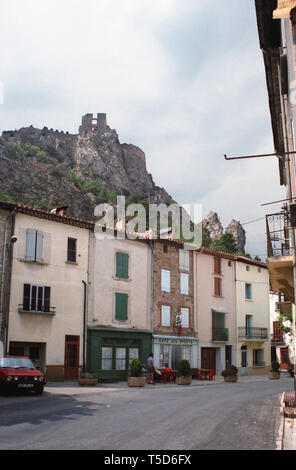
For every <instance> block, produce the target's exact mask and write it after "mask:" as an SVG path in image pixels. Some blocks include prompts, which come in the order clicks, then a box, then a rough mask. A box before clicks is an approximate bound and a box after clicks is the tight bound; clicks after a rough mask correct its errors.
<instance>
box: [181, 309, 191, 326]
mask: <svg viewBox="0 0 296 470" xmlns="http://www.w3.org/2000/svg"><path fill="white" fill-rule="evenodd" d="M181 314H182V326H183V328H189V308H185V307H184V308H181Z"/></svg>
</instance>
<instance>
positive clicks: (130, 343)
mask: <svg viewBox="0 0 296 470" xmlns="http://www.w3.org/2000/svg"><path fill="white" fill-rule="evenodd" d="M151 347H152V332H151V331H146V330H128V329H119V328H100V327H92V328H89V329H88V337H87V371H89V372H96V373H97V374H98V377H99V380H100V381H103V382H104V381H105V382H112V381H117V380H118V381H121V380H127V376H128V369H129V365H130V363H131V362H132V360H133V359H135V358H138V359H140V361H141V362H142V364H143V365H146V364H147V358H148V356H149V353H150V352H151Z"/></svg>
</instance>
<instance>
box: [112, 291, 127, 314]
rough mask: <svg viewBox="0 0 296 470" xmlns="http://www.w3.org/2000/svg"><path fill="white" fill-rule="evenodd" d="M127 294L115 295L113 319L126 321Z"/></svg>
mask: <svg viewBox="0 0 296 470" xmlns="http://www.w3.org/2000/svg"><path fill="white" fill-rule="evenodd" d="M127 301H128V295H127V294H119V293H116V294H115V319H116V320H127Z"/></svg>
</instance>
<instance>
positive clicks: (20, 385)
mask: <svg viewBox="0 0 296 470" xmlns="http://www.w3.org/2000/svg"><path fill="white" fill-rule="evenodd" d="M18 386H19V388H32V387H33V384H18Z"/></svg>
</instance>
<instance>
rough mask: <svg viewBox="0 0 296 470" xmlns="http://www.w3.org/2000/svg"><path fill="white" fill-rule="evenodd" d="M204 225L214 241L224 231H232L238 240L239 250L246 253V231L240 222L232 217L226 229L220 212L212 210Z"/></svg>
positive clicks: (237, 246)
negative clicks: (221, 220) (219, 214)
mask: <svg viewBox="0 0 296 470" xmlns="http://www.w3.org/2000/svg"><path fill="white" fill-rule="evenodd" d="M202 225H203V228H204V230H205V231H206V232H207V234H208V235H209V237H210V239H211V240H212V241H214V240H218V239H219V238H220V237H221V236H222V235H223V234H224V233H230V234H231V235H232V236H233V238H234V240H235V242H236V249H237V252H238V253H244V251H245V245H246V232H245V230H244V228H243V226H242V225H241V224H240V222H238V221H237V220H234V219H232V220H231V222H230V223H229V224H228V226H227V227H226V228H225V230H224V228H223V226H222V224H221V222H220V219H219V217H218V214H217V213H216V212H213V211H212V212H210V213H209V214H208V215H207V217H206V218H205V219H204V220H203V224H202Z"/></svg>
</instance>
